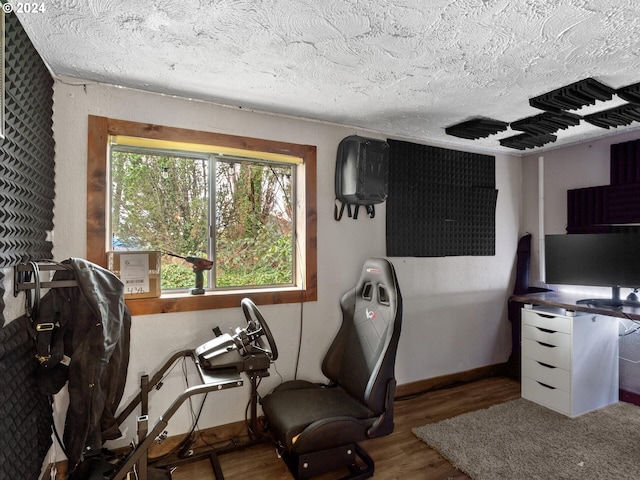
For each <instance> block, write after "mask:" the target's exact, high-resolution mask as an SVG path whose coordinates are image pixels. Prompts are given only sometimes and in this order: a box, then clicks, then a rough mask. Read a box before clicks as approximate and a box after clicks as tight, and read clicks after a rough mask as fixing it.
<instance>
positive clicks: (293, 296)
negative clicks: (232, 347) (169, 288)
mask: <svg viewBox="0 0 640 480" xmlns="http://www.w3.org/2000/svg"><path fill="white" fill-rule="evenodd" d="M245 297H249V298H251V299H252V300H253V301H254V302H255V303H256V304H258V305H272V304H280V303H300V302H313V301H316V300H317V295H316V294H315V291H314V290H300V289H294V288H291V289H282V288H278V289H269V290H245V291H237V290H236V291H233V292H229V291H217V292H207V293H205V294H204V295H190V294H188V293H174V294H164V295H162V296H161V297H159V298H135V299H128V300H126V304H127V307H129V311H130V312H131V315H133V316H136V315H151V314H157V313H178V312H193V311H196V310H213V309H217V308H233V307H239V306H240V302H241V301H242V299H243V298H245Z"/></svg>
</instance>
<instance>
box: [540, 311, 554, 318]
mask: <svg viewBox="0 0 640 480" xmlns="http://www.w3.org/2000/svg"><path fill="white" fill-rule="evenodd" d="M536 315H538V316H539V317H542V318H558V317H556V316H555V315H545V314H544V313H537V312H536Z"/></svg>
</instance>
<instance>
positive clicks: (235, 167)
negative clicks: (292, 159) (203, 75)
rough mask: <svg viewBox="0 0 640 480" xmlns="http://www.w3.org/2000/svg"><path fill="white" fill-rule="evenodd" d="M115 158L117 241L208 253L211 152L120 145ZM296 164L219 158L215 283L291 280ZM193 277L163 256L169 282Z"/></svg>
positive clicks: (186, 282)
mask: <svg viewBox="0 0 640 480" xmlns="http://www.w3.org/2000/svg"><path fill="white" fill-rule="evenodd" d="M111 162H112V166H111V175H112V180H113V187H112V198H111V202H112V231H113V237H114V240H117V241H118V242H119V243H120V244H121V245H122V246H123V247H125V248H128V249H137V250H145V249H154V250H162V251H169V252H173V253H176V254H178V255H182V256H197V257H204V258H207V257H208V255H207V254H206V253H205V252H207V251H208V250H209V248H208V236H209V215H208V209H209V195H208V187H207V185H208V169H209V162H210V159H209V158H201V157H186V156H164V155H160V154H158V153H157V152H150V153H140V152H139V151H136V152H128V151H119V150H117V149H115V150H114V151H112V156H111ZM292 169H293V167H291V166H289V165H273V164H269V163H260V162H257V161H253V160H246V159H230V160H227V159H226V157H225V159H223V158H222V157H220V158H218V159H217V161H216V171H215V187H216V194H215V199H216V202H215V219H216V222H215V223H216V239H215V251H216V259H215V262H216V274H217V279H216V280H215V284H216V285H217V286H260V285H283V284H291V283H292V282H293V264H294V262H293V257H292V254H293V240H292V239H293V231H292V229H293V224H292V206H291V198H292V184H291V178H292V176H293V172H292ZM205 279H206V276H205ZM194 281H195V274H194V273H193V271H192V269H191V265H189V264H187V263H186V262H185V263H180V262H179V261H177V263H176V259H175V258H174V257H167V258H163V262H162V288H163V289H175V288H190V287H192V286H193V285H194ZM205 281H206V280H205Z"/></svg>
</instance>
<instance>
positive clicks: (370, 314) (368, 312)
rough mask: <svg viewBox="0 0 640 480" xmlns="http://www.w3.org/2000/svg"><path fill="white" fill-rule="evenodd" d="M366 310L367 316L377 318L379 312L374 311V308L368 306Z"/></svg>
mask: <svg viewBox="0 0 640 480" xmlns="http://www.w3.org/2000/svg"><path fill="white" fill-rule="evenodd" d="M365 312H366V314H367V318H368V319H369V320H375V319H376V317H377V316H378V313H377V312H374V311H372V310H369V309H368V308H366V309H365Z"/></svg>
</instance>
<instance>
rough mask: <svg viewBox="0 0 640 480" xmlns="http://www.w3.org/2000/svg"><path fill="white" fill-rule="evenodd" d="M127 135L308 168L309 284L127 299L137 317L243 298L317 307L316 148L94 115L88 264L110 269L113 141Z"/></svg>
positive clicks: (306, 248)
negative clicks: (253, 154) (255, 154)
mask: <svg viewBox="0 0 640 480" xmlns="http://www.w3.org/2000/svg"><path fill="white" fill-rule="evenodd" d="M114 135H125V136H132V137H142V138H150V139H154V140H169V141H180V142H188V143H201V144H208V145H219V146H223V147H231V148H239V149H245V150H255V151H261V152H270V153H278V154H284V155H290V156H296V157H300V158H302V159H303V164H302V166H301V167H302V168H304V182H303V184H304V192H303V193H302V198H304V206H303V208H304V212H305V218H304V237H305V238H304V239H303V241H302V242H300V243H301V245H300V248H303V249H304V272H303V275H304V279H303V286H302V287H297V286H296V287H291V288H287V287H284V288H283V287H270V288H264V289H261V288H256V289H250V290H249V289H247V290H229V291H214V292H207V293H205V294H204V295H189V294H186V293H180V294H173V293H172V294H163V295H162V296H161V297H159V298H140V299H127V302H126V303H127V306H128V307H129V310H130V311H131V314H132V315H148V314H154V313H172V312H188V311H195V310H210V309H216V308H231V307H238V306H239V305H240V301H241V300H242V298H244V297H247V296H248V297H251V299H252V300H253V301H254V302H255V303H256V304H263V305H265V304H266V305H268V304H279V303H300V302H312V301H316V300H317V299H318V292H317V210H316V197H317V188H316V178H317V174H316V147H315V146H313V145H299V144H294V143H286V142H278V141H272V140H264V139H258V138H249V137H239V136H234V135H227V134H220V133H213V132H204V131H198V130H189V129H183V128H176V127H167V126H161V125H153V124H147V123H138V122H131V121H127V120H116V119H112V118H107V117H99V116H94V115H89V131H88V145H87V260H89V261H91V262H93V263H96V264H98V265H101V266H103V267H106V266H107V250H106V243H107V242H106V232H107V228H106V227H107V226H106V214H107V212H106V208H107V194H108V192H109V188H108V185H107V178H108V172H107V165H108V154H109V153H108V152H109V137H110V136H114Z"/></svg>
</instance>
